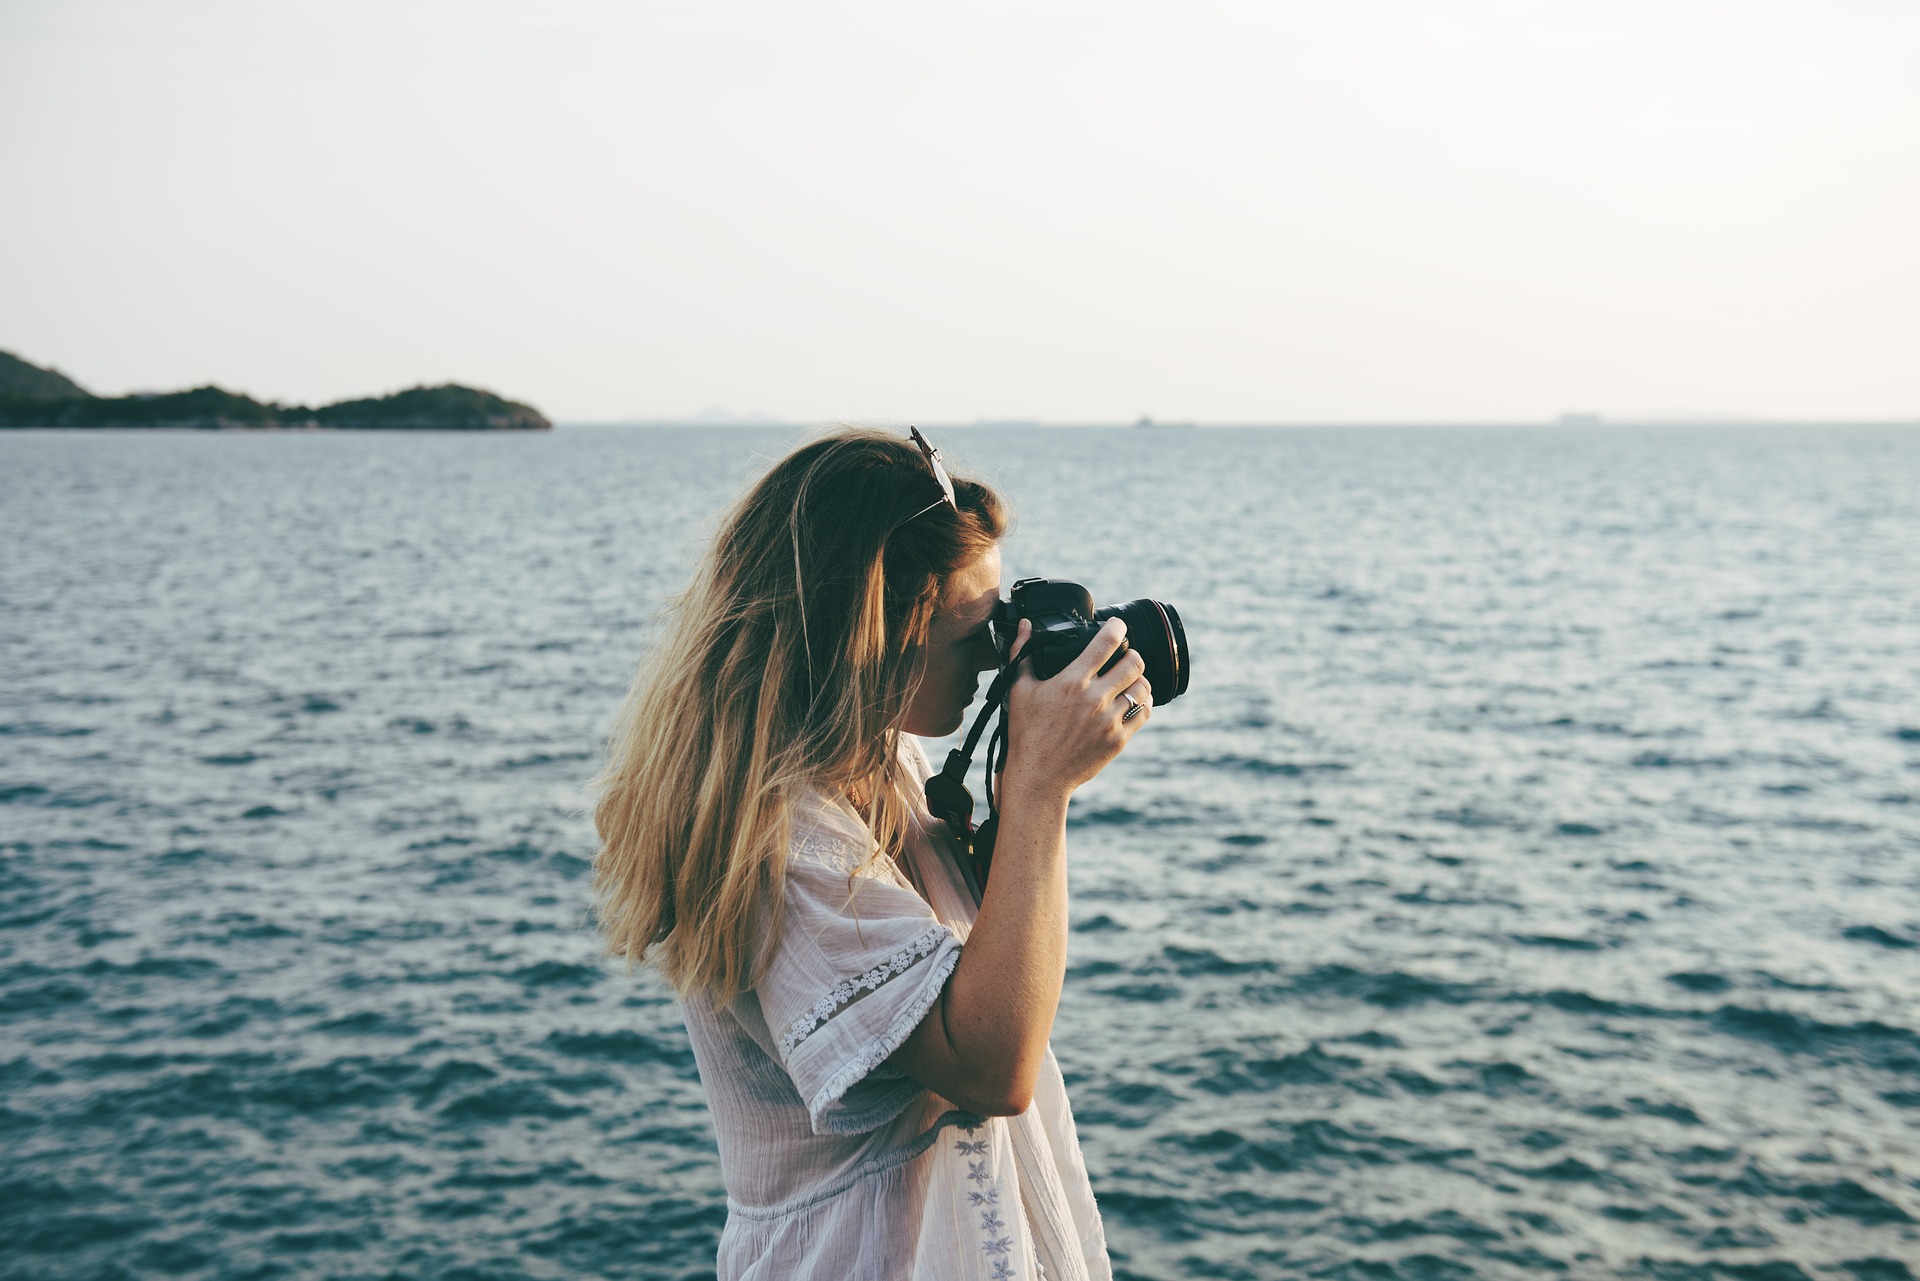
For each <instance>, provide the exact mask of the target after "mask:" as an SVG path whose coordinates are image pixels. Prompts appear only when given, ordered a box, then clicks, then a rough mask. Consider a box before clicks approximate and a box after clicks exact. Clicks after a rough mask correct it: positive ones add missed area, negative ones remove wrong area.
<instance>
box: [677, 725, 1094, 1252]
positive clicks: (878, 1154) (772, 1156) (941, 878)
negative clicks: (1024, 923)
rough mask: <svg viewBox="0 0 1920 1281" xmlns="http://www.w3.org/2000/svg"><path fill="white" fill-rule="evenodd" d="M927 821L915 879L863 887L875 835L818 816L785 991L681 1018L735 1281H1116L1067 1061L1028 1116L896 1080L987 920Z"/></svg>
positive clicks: (793, 921)
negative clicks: (715, 1158) (716, 1165)
mask: <svg viewBox="0 0 1920 1281" xmlns="http://www.w3.org/2000/svg"><path fill="white" fill-rule="evenodd" d="M902 744H903V745H902V749H901V756H902V762H903V764H905V765H906V767H907V769H908V776H909V777H910V778H919V779H924V778H925V777H926V775H927V774H928V773H930V772H931V769H930V767H929V766H928V764H927V759H926V755H925V753H924V752H923V751H922V750H921V748H920V746H919V744H918V743H917V742H915V741H913V740H911V739H903V740H902ZM913 790H916V791H917V788H916V789H913ZM916 819H917V828H916V831H915V832H914V833H913V834H912V835H913V839H911V840H910V841H909V845H908V848H907V850H905V851H904V852H903V856H902V860H901V861H902V863H903V864H904V865H905V866H899V867H897V866H895V865H894V863H893V862H892V861H891V860H889V859H886V858H884V857H882V858H878V859H875V860H874V862H873V864H872V865H870V866H869V867H868V868H867V869H866V870H865V871H864V872H863V873H862V874H861V875H859V876H858V877H855V878H853V880H852V881H851V882H850V881H849V873H851V872H852V871H853V869H854V868H855V867H857V866H859V865H860V864H861V863H862V862H863V861H864V860H865V858H866V852H867V836H866V832H865V829H864V828H863V827H862V826H861V825H860V822H859V819H858V818H857V817H856V816H855V815H854V814H853V812H852V811H851V810H849V809H847V808H846V807H845V806H844V804H835V803H833V802H830V801H828V800H826V799H825V798H820V799H818V800H816V801H814V802H813V803H810V804H809V805H807V806H805V807H803V808H802V811H801V812H800V813H798V814H797V815H796V816H795V820H794V831H793V848H792V853H791V857H790V859H789V862H788V868H787V885H786V903H785V920H784V922H783V926H782V929H781V936H780V939H779V941H778V943H777V944H776V946H775V950H774V952H773V954H772V958H771V961H770V963H769V965H768V968H767V972H766V976H765V977H764V978H763V979H762V980H761V982H760V985H759V987H758V988H756V989H755V990H754V991H753V992H750V993H748V994H746V995H744V996H742V997H740V998H739V999H737V1000H736V1001H734V1003H733V1004H732V1005H731V1006H730V1007H729V1008H728V1009H726V1010H724V1011H723V1010H717V1009H715V1008H714V1006H713V1004H712V1002H711V1001H708V1000H705V999H702V998H690V999H688V1000H687V1001H685V1002H683V1003H682V1006H681V1011H682V1013H683V1014H684V1015H685V1017H686V1021H687V1032H688V1035H689V1037H690V1038H691V1039H692V1042H693V1052H694V1057H695V1059H696V1060H697V1061H698V1063H699V1066H700V1079H701V1082H702V1083H703V1084H704V1085H705V1087H706V1091H707V1098H708V1102H709V1105H710V1106H711V1108H712V1110H713V1121H714V1129H715V1131H716V1133H717V1135H718V1138H719V1144H720V1169H721V1174H722V1176H723V1177H724V1179H725V1181H726V1187H727V1224H726V1228H725V1229H724V1230H723V1231H722V1233H721V1236H720V1258H719V1267H718V1272H719V1281H807V1279H809V1278H815V1277H818V1278H834V1279H835V1281H907V1279H909V1278H910V1279H911V1281H1013V1279H1014V1278H1019V1279H1020V1281H1111V1278H1112V1275H1113V1269H1112V1265H1111V1264H1110V1263H1109V1262H1108V1260H1107V1247H1106V1237H1105V1235H1104V1233H1103V1232H1102V1230H1101V1226H1100V1214H1099V1211H1098V1210H1097V1209H1096V1208H1095V1207H1094V1203H1093V1190H1092V1188H1091V1187H1090V1186H1089V1185H1088V1183H1087V1170H1086V1165H1085V1163H1084V1162H1083V1161H1082V1160H1081V1156H1080V1141H1079V1138H1078V1136H1077V1135H1076V1133H1075V1131H1074V1127H1073V1114H1072V1113H1071V1111H1069V1109H1068V1107H1067V1094H1066V1086H1065V1084H1064V1083H1063V1082H1062V1081H1061V1079H1060V1067H1059V1065H1058V1064H1057V1063H1056V1062H1055V1061H1054V1058H1053V1053H1052V1051H1051V1050H1049V1051H1048V1052H1047V1056H1046V1061H1045V1062H1044V1064H1042V1066H1041V1069H1040V1077H1039V1080H1038V1081H1037V1082H1036V1084H1035V1087H1034V1096H1033V1106H1032V1107H1030V1108H1028V1109H1027V1110H1026V1111H1025V1112H1024V1113H1022V1114H1021V1115H1019V1116H1017V1117H980V1116H976V1115H974V1114H972V1113H968V1112H963V1111H960V1110H959V1109H957V1108H955V1107H954V1105H953V1104H951V1103H949V1102H948V1101H947V1100H945V1099H943V1098H941V1097H939V1096H938V1095H936V1094H933V1093H932V1092H930V1091H928V1090H925V1089H922V1088H921V1087H920V1086H919V1085H918V1084H916V1083H915V1082H913V1081H912V1080H910V1079H909V1078H907V1077H905V1076H902V1075H900V1074H898V1073H895V1072H890V1071H888V1070H887V1069H885V1068H883V1067H881V1066H880V1065H881V1063H882V1061H883V1060H885V1059H886V1058H887V1056H889V1055H890V1054H892V1053H893V1052H894V1051H895V1050H896V1049H898V1048H899V1047H900V1045H901V1043H902V1042H904V1041H905V1040H906V1039H907V1035H908V1034H909V1033H910V1032H912V1031H913V1029H914V1027H915V1026H917V1025H918V1024H919V1022H920V1020H921V1018H923V1017H924V1016H925V1015H926V1013H927V1011H928V1010H930V1009H931V1008H932V1007H933V1003H934V1001H935V999H936V998H937V997H938V996H939V994H940V990H941V988H942V987H943V986H944V985H945V983H946V981H947V976H948V975H950V974H951V973H952V972H953V967H954V965H955V963H956V962H957V961H958V960H959V959H960V949H961V947H962V946H963V945H964V944H965V942H966V938H967V933H968V931H969V929H970V928H971V926H972V923H973V917H974V913H975V910H976V907H977V901H978V896H977V894H976V892H975V891H974V889H973V886H972V881H971V877H970V875H969V874H968V873H967V872H965V871H963V870H962V867H961V860H960V859H958V858H957V857H956V855H955V852H954V848H953V844H952V841H951V840H950V838H948V837H947V836H946V833H945V829H944V827H943V826H941V825H937V824H934V823H933V821H932V820H931V819H929V818H928V817H927V815H926V813H925V810H924V808H922V809H920V810H919V811H918V812H917V814H916ZM916 883H917V884H918V885H919V886H920V887H921V888H922V890H924V891H925V894H924V897H923V895H922V893H921V892H920V891H916V890H915V888H914V885H915V884H916ZM850 890H851V891H852V899H851V902H849V897H848V896H849V891H850Z"/></svg>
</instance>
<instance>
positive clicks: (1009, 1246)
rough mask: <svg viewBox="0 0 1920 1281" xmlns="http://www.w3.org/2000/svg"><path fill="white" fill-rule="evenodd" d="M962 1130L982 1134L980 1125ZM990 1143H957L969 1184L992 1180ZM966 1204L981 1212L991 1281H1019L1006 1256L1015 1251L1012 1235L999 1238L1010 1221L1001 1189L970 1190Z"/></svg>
mask: <svg viewBox="0 0 1920 1281" xmlns="http://www.w3.org/2000/svg"><path fill="white" fill-rule="evenodd" d="M963 1128H964V1129H965V1130H966V1132H967V1133H968V1134H978V1133H979V1132H980V1126H979V1125H977V1124H975V1125H969V1126H965V1127H963ZM987 1142H988V1141H987V1140H986V1139H971V1140H969V1139H956V1140H955V1141H954V1144H953V1150H954V1151H955V1152H958V1153H959V1154H960V1156H961V1157H962V1159H964V1160H966V1162H967V1182H969V1183H986V1182H987V1181H988V1180H990V1179H992V1178H993V1175H992V1173H991V1172H990V1171H989V1170H988V1168H987V1167H988V1166H989V1165H991V1164H992V1158H990V1157H988V1156H987V1154H986V1153H987ZM976 1156H977V1157H979V1158H980V1159H979V1160H978V1161H975V1160H973V1159H972V1158H973V1157H976ZM967 1203H968V1204H969V1205H972V1206H973V1207H974V1208H975V1209H977V1210H979V1211H980V1232H981V1238H980V1249H981V1251H982V1253H984V1254H985V1255H986V1256H987V1261H988V1263H990V1264H991V1265H992V1271H991V1272H990V1273H989V1274H988V1275H989V1276H990V1277H991V1278H992V1281H1016V1278H1018V1277H1019V1275H1020V1274H1019V1273H1018V1272H1017V1271H1015V1270H1014V1266H1013V1261H1012V1260H1011V1259H1009V1258H1008V1257H1007V1256H1008V1254H1009V1253H1010V1252H1011V1251H1012V1250H1013V1236H1012V1234H1011V1233H1009V1234H1008V1235H1006V1236H1000V1235H998V1234H999V1233H1000V1231H1001V1229H1003V1228H1005V1227H1006V1226H1007V1221H1006V1220H1005V1219H1003V1218H1001V1217H1000V1208H999V1206H1000V1189H999V1188H994V1187H990V1188H985V1189H981V1190H973V1191H969V1192H968V1193H967Z"/></svg>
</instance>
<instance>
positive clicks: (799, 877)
mask: <svg viewBox="0 0 1920 1281" xmlns="http://www.w3.org/2000/svg"><path fill="white" fill-rule="evenodd" d="M863 857H864V854H863V851H862V850H861V849H860V847H859V846H857V845H855V844H853V843H852V839H851V837H850V836H841V837H837V838H836V837H834V836H832V835H823V834H822V833H821V832H820V831H819V830H815V831H812V832H810V833H807V834H806V835H804V836H802V837H801V838H800V839H799V840H796V842H795V847H794V851H793V856H792V857H791V858H790V859H789V861H788V867H787V885H786V903H785V909H786V910H785V913H784V918H783V921H782V925H781V932H780V938H779V939H778V940H777V941H776V942H775V945H774V948H773V951H772V953H771V955H770V956H769V958H768V964H767V969H766V972H765V974H764V975H763V977H762V978H761V981H760V986H759V997H760V1008H761V1012H762V1013H763V1014H764V1015H765V1017H766V1021H767V1028H768V1031H769V1033H770V1034H771V1035H772V1036H773V1037H774V1038H775V1042H774V1048H775V1050H776V1052H777V1053H778V1056H779V1058H780V1062H781V1064H782V1066H784V1067H785V1068H786V1070H787V1074H788V1075H789V1076H791V1077H792V1078H793V1084H794V1088H795V1090H796V1091H798V1093H799V1095H800V1098H801V1100H802V1101H803V1102H804V1103H805V1104H806V1107H807V1115H808V1117H809V1118H810V1120H811V1122H812V1125H813V1129H814V1132H815V1133H816V1134H827V1133H834V1134H848V1133H859V1132H862V1131H865V1130H870V1129H873V1128H874V1127H876V1126H879V1125H883V1124H885V1123H886V1122H887V1121H890V1120H892V1119H893V1118H894V1117H895V1116H897V1115H898V1114H899V1112H900V1110H901V1109H902V1108H904V1107H906V1106H907V1105H908V1104H909V1103H910V1102H912V1101H913V1099H914V1098H915V1097H917V1096H918V1095H919V1094H920V1093H921V1087H920V1086H919V1085H918V1084H916V1083H915V1082H913V1081H911V1080H909V1079H907V1078H905V1077H903V1076H900V1075H899V1074H897V1073H892V1072H887V1071H885V1070H881V1069H880V1065H881V1064H882V1063H883V1062H884V1061H885V1060H886V1058H887V1056H889V1055H890V1054H892V1053H893V1052H894V1051H895V1050H897V1049H899V1048H900V1046H901V1044H902V1043H903V1042H905V1041H906V1039H907V1037H908V1036H909V1035H910V1034H911V1033H912V1032H913V1029H914V1028H915V1027H916V1026H918V1025H919V1023H920V1020H921V1019H923V1018H925V1017H926V1016H927V1012H928V1011H929V1010H931V1009H932V1008H933V1005H934V1002H936V1001H937V1000H939V997H940V992H941V989H942V988H943V987H945V985H946V982H947V977H948V976H949V975H951V974H952V973H953V967H954V965H955V964H956V963H958V961H959V959H960V942H959V940H958V939H957V938H955V937H954V934H953V931H952V930H950V929H948V928H947V927H946V926H945V925H943V924H942V923H941V922H940V921H939V920H937V919H936V918H935V917H934V914H933V910H932V909H931V908H930V907H928V906H927V903H926V900H924V899H922V898H921V897H920V896H919V895H918V894H916V893H915V892H914V891H913V890H912V889H910V888H908V887H907V886H906V885H904V884H902V883H899V882H897V881H895V880H893V879H891V878H889V877H886V876H870V875H854V874H853V869H854V868H855V867H857V866H859V864H860V863H861V861H862V860H863Z"/></svg>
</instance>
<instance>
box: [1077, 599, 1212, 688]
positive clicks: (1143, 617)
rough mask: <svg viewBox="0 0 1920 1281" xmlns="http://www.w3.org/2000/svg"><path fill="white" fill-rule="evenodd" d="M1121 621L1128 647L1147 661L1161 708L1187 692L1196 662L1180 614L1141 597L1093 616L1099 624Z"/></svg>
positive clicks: (1148, 678)
mask: <svg viewBox="0 0 1920 1281" xmlns="http://www.w3.org/2000/svg"><path fill="white" fill-rule="evenodd" d="M1109 618H1118V619H1119V620H1120V621H1121V622H1123V623H1125V624H1126V625H1127V644H1128V645H1130V646H1132V647H1133V648H1134V649H1136V650H1138V651H1140V657H1141V658H1143V659H1145V660H1146V663H1147V669H1146V672H1145V673H1144V675H1145V676H1146V678H1147V684H1149V685H1151V686H1153V701H1154V704H1155V705H1156V706H1157V705H1159V704H1161V703H1169V702H1172V701H1173V700H1174V699H1176V698H1178V697H1179V696H1180V695H1182V694H1184V693H1186V692H1187V679H1188V677H1189V676H1190V675H1191V674H1192V670H1191V669H1192V662H1191V659H1190V657H1189V655H1188V653H1187V629H1186V628H1184V627H1182V626H1181V625H1180V614H1179V611H1177V610H1176V609H1174V607H1173V606H1171V605H1169V604H1167V603H1165V602H1164V601H1157V600H1150V599H1148V598H1146V597H1144V596H1143V597H1141V598H1140V599H1139V600H1130V601H1128V602H1127V603H1126V604H1124V605H1108V606H1107V607H1106V608H1104V609H1097V610H1095V611H1094V613H1093V619H1094V621H1095V622H1096V623H1104V622H1106V621H1107V620H1108V619H1109Z"/></svg>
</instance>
